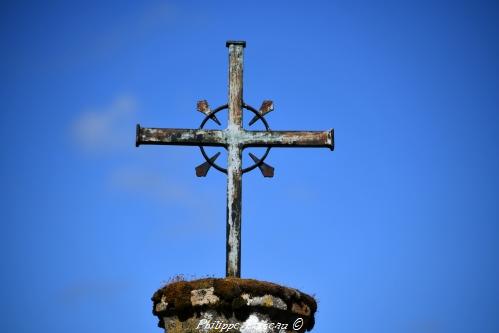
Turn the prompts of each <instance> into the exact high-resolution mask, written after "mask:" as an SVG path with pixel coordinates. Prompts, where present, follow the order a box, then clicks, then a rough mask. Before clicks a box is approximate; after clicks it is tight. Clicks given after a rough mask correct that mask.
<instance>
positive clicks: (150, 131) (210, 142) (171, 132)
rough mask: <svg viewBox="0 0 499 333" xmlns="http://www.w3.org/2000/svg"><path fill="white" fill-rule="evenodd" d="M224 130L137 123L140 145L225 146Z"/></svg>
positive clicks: (137, 143) (137, 144)
mask: <svg viewBox="0 0 499 333" xmlns="http://www.w3.org/2000/svg"><path fill="white" fill-rule="evenodd" d="M225 142H226V139H225V135H224V132H223V131H218V130H202V129H179V128H142V127H140V125H137V141H136V146H137V147H138V146H139V145H169V146H201V145H202V146H218V147H223V146H225Z"/></svg>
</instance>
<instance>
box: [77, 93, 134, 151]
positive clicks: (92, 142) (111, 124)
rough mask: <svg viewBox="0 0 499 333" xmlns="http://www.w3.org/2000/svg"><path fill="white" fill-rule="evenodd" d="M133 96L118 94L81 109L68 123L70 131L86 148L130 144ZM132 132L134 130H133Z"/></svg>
mask: <svg viewBox="0 0 499 333" xmlns="http://www.w3.org/2000/svg"><path fill="white" fill-rule="evenodd" d="M136 104H137V103H136V101H135V99H134V98H133V97H132V96H129V95H123V96H120V97H117V98H115V99H114V101H112V102H111V103H110V104H109V105H105V106H101V107H94V108H91V109H88V110H84V111H83V112H82V113H81V114H80V116H79V117H78V118H77V119H76V120H75V121H74V123H73V124H72V126H71V135H72V137H73V139H74V141H75V142H76V144H77V145H78V146H79V147H80V148H81V149H82V150H84V151H85V152H90V153H94V152H109V151H117V150H121V149H123V148H126V147H130V146H131V145H132V144H133V140H134V136H133V135H131V134H130V133H131V131H133V124H134V116H135V114H136V111H137V105H136ZM132 133H133V132H132Z"/></svg>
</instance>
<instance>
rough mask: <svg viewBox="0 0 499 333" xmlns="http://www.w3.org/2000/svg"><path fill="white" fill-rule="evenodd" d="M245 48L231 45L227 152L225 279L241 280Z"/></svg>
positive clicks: (229, 44)
mask: <svg viewBox="0 0 499 333" xmlns="http://www.w3.org/2000/svg"><path fill="white" fill-rule="evenodd" d="M244 46H245V44H243V43H241V42H228V43H227V47H228V48H229V103H228V104H229V119H228V122H227V130H226V133H225V134H226V143H227V144H228V150H227V156H228V161H227V242H226V250H227V256H226V263H225V272H226V276H235V277H240V276H241V204H242V198H241V195H242V186H243V178H242V177H243V165H242V145H241V143H240V141H239V140H238V139H237V137H236V136H237V133H240V132H241V131H242V125H243V51H244Z"/></svg>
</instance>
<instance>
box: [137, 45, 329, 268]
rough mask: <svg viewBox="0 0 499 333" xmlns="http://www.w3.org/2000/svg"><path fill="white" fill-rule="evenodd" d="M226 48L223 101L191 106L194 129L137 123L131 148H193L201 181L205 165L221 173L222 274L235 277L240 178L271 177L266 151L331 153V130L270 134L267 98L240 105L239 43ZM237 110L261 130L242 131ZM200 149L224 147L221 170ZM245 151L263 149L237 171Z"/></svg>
mask: <svg viewBox="0 0 499 333" xmlns="http://www.w3.org/2000/svg"><path fill="white" fill-rule="evenodd" d="M226 45H227V47H228V48H229V96H228V103H227V104H225V105H222V106H220V107H218V108H216V109H213V110H212V109H211V108H210V106H209V105H208V102H207V101H206V100H201V101H199V102H198V103H197V110H198V111H199V112H201V113H203V114H204V115H205V119H204V120H203V122H202V123H201V126H200V128H198V129H175V128H141V127H140V125H137V132H136V146H137V147H138V146H139V145H182V146H199V147H200V149H201V153H202V155H203V157H204V158H205V162H204V163H202V164H201V165H199V166H197V167H196V175H197V176H198V177H205V176H206V175H207V173H208V171H209V170H210V168H211V167H214V168H215V169H217V170H218V171H221V172H224V173H226V174H227V237H226V250H227V252H226V276H227V277H240V276H241V202H242V175H243V173H245V172H249V171H251V170H253V169H255V168H259V169H260V171H261V172H262V174H263V176H264V177H273V176H274V168H273V167H272V166H270V165H268V164H266V163H265V162H264V160H265V158H266V157H267V155H268V153H269V151H270V149H271V148H272V147H284V148H286V147H312V148H321V147H324V148H329V149H331V150H334V130H329V131H272V130H271V129H270V127H269V125H268V123H267V121H266V119H265V118H264V116H265V115H266V114H268V113H269V112H271V111H272V110H273V109H274V104H273V102H272V101H270V100H265V101H263V103H262V105H261V107H260V109H259V110H256V109H254V108H253V107H251V106H249V105H247V104H245V103H244V102H243V51H244V47H245V46H246V43H245V42H243V41H228V42H227V44H226ZM243 108H245V109H247V110H249V111H251V112H252V113H253V114H254V117H253V119H252V120H251V121H250V125H252V124H254V123H255V122H256V121H261V122H262V123H263V125H264V126H265V131H248V130H245V129H244V128H243V125H242V124H243ZM224 109H228V123H227V128H226V129H225V130H208V129H204V128H203V127H204V125H205V124H206V122H207V121H208V120H210V119H212V120H213V121H215V122H216V123H217V124H219V125H220V121H219V120H218V118H217V117H216V116H215V114H216V113H218V112H219V111H221V110H224ZM205 146H215V147H224V148H225V149H227V156H228V161H227V168H222V167H220V166H219V165H217V164H216V163H215V160H216V159H217V158H218V157H219V155H220V153H217V154H215V155H213V156H212V157H209V156H208V155H207V154H206V152H205V150H204V148H203V147H205ZM247 147H266V148H267V150H266V151H265V153H264V154H263V156H262V157H260V158H259V157H257V156H255V155H253V154H251V153H250V157H251V158H252V159H253V161H254V162H255V164H253V165H252V166H250V167H247V168H244V169H243V167H242V151H243V149H245V148H247Z"/></svg>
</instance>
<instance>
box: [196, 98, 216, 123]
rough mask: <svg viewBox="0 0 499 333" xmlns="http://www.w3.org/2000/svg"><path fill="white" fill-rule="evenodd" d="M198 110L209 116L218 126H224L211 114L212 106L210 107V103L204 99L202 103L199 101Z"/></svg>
mask: <svg viewBox="0 0 499 333" xmlns="http://www.w3.org/2000/svg"><path fill="white" fill-rule="evenodd" d="M196 109H197V110H198V111H199V112H201V113H203V114H205V115H207V116H209V117H210V119H212V120H213V121H214V122H216V123H217V124H218V125H222V123H221V122H220V120H218V119H217V116H215V115H214V114H212V113H211V109H210V106H209V105H208V102H207V101H206V100H205V99H203V100H201V101H198V103H197V105H196Z"/></svg>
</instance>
